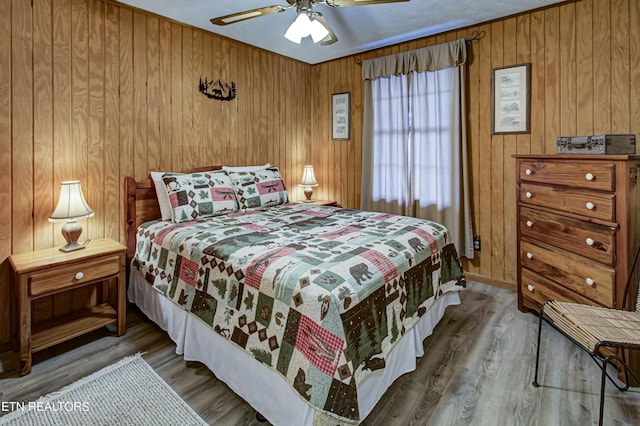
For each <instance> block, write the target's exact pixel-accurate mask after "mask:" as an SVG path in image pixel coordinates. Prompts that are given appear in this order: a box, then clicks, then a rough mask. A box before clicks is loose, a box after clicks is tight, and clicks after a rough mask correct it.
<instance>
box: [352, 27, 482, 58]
mask: <svg viewBox="0 0 640 426" xmlns="http://www.w3.org/2000/svg"><path fill="white" fill-rule="evenodd" d="M485 34H486V33H485V32H484V31H478V30H476V31H474V32H472V33H471V37H467V38H465V39H464V41H465V42H467V43H471V42H473V41H475V40H480V39H481V38H484V36H485ZM354 62H355V63H356V64H358V65H362V59H360V58H357V57H356V58H354Z"/></svg>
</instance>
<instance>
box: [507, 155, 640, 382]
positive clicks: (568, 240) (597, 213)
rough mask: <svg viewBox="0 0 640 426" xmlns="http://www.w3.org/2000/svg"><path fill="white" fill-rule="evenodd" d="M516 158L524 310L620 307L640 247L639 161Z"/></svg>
mask: <svg viewBox="0 0 640 426" xmlns="http://www.w3.org/2000/svg"><path fill="white" fill-rule="evenodd" d="M514 157H515V158H516V179H517V205H518V206H517V210H518V211H517V217H518V222H519V223H518V237H517V238H518V253H519V256H518V309H520V310H521V311H525V312H526V311H529V310H535V311H537V312H539V310H540V307H541V306H542V304H543V303H544V301H545V300H548V299H555V300H566V301H575V302H579V303H585V304H592V305H600V306H605V307H615V308H621V307H622V306H621V305H622V299H623V296H624V289H625V283H626V279H627V275H628V272H629V267H630V262H631V261H632V256H633V254H634V250H635V246H636V244H637V241H638V240H640V217H639V214H640V210H639V209H638V204H639V203H640V185H638V169H639V167H640V156H638V155H516V156H514ZM635 365H636V366H640V363H636V364H635ZM636 371H640V370H638V369H637V368H636Z"/></svg>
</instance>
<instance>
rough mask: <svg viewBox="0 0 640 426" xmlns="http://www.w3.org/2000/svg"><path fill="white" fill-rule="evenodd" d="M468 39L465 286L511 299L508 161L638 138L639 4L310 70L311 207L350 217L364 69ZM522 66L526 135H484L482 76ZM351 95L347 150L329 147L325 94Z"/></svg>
mask: <svg viewBox="0 0 640 426" xmlns="http://www.w3.org/2000/svg"><path fill="white" fill-rule="evenodd" d="M475 31H479V32H481V33H482V34H483V38H482V39H481V40H479V41H475V42H473V43H472V45H471V58H470V64H469V86H468V89H469V93H468V103H469V108H468V109H469V111H468V120H469V152H470V156H471V168H472V169H471V175H472V181H473V182H472V185H473V195H472V198H473V201H472V202H473V213H474V220H475V224H474V225H475V226H474V230H475V234H477V235H479V236H480V237H481V240H482V250H481V251H480V252H476V255H477V256H476V259H474V260H473V261H467V260H465V262H464V267H465V270H466V271H468V272H469V276H471V277H473V278H476V279H481V280H482V281H484V282H487V283H491V284H495V285H500V286H504V287H507V288H512V289H515V282H516V216H515V215H516V206H515V202H516V201H515V195H516V189H515V162H514V160H513V159H512V158H511V156H512V154H515V153H519V154H527V153H532V154H538V153H555V149H556V148H555V140H556V137H557V136H558V135H589V134H600V133H636V134H640V96H639V95H640V2H638V1H635V0H581V1H576V2H565V3H563V4H561V5H560V6H555V7H550V8H546V9H541V10H536V11H533V12H531V13H525V14H521V15H518V16H515V17H509V18H507V19H501V20H496V21H493V22H490V23H486V24H483V25H479V26H476V27H473V28H467V29H464V30H461V31H453V32H448V33H445V34H441V35H438V36H433V37H426V38H422V39H419V40H416V41H411V42H407V43H403V44H400V45H396V46H392V47H388V48H384V49H379V50H375V51H370V52H366V53H363V54H360V55H356V56H355V57H348V58H343V59H340V60H336V61H331V62H327V63H323V64H319V65H316V66H314V67H313V75H312V85H313V95H314V108H315V110H316V114H315V115H314V121H313V146H312V156H313V164H314V168H315V171H316V177H317V178H318V181H319V183H320V186H319V187H318V188H316V189H315V191H314V193H316V194H319V195H318V197H319V198H327V199H335V200H338V201H339V202H340V204H342V205H343V206H345V207H351V208H358V207H359V202H360V201H359V200H360V176H361V173H362V169H361V150H362V99H363V83H362V78H361V71H360V66H359V65H358V64H357V63H356V61H355V59H356V58H357V59H359V60H364V59H369V58H375V57H379V56H385V55H390V54H393V53H397V52H401V51H407V50H411V49H417V48H422V47H426V46H431V45H434V44H438V43H442V42H445V41H451V40H455V39H458V38H461V37H470V36H471V34H472V33H473V32H475ZM525 62H530V63H531V64H532V68H531V71H532V81H531V133H530V134H527V135H517V136H516V135H504V136H503V135H500V136H498V135H496V136H492V134H491V70H492V68H495V67H501V66H507V65H513V64H519V63H525ZM339 92H351V100H352V106H351V114H352V128H351V132H352V133H351V140H350V141H348V142H346V141H332V140H331V121H330V119H329V116H330V111H331V94H332V93H339Z"/></svg>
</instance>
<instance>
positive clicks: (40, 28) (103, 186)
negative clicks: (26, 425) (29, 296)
mask: <svg viewBox="0 0 640 426" xmlns="http://www.w3.org/2000/svg"><path fill="white" fill-rule="evenodd" d="M31 3H32V2H31V0H2V1H0V170H2V172H1V173H2V176H3V181H4V182H5V183H4V184H3V185H2V186H0V216H2V218H3V220H2V221H0V344H1V343H2V342H6V341H7V339H8V337H9V321H8V318H9V306H10V304H9V267H8V261H7V257H8V256H9V255H10V254H11V253H20V252H25V251H29V250H33V249H39V248H45V247H52V246H56V245H63V244H64V241H63V238H62V235H61V233H60V228H61V225H53V224H50V223H49V222H48V221H47V217H48V215H49V214H50V213H51V212H52V211H53V208H54V205H55V203H56V202H57V197H58V194H59V182H60V181H62V180H68V179H79V180H80V181H81V182H82V187H83V190H84V194H85V197H86V198H87V202H88V203H89V205H90V206H91V207H92V208H93V210H94V211H95V216H94V217H93V218H91V219H88V220H86V221H83V222H82V226H83V228H84V232H83V235H82V236H81V239H84V238H99V237H103V236H107V237H112V238H114V239H116V240H120V241H124V238H123V232H124V225H123V216H124V213H123V198H122V196H123V190H122V186H123V178H124V176H127V175H133V176H135V177H136V178H138V179H142V178H145V177H147V176H148V174H149V172H150V171H151V170H183V169H185V168H191V167H196V166H203V165H211V164H230V165H247V164H258V163H265V162H271V163H272V164H276V165H278V166H279V167H280V168H281V171H282V173H283V175H284V177H285V181H286V185H287V187H288V188H289V191H290V194H291V198H293V199H299V198H304V195H303V193H302V191H300V189H299V187H298V186H297V181H298V180H299V179H300V176H301V174H302V170H303V166H304V164H306V163H308V162H309V161H310V158H309V155H308V154H309V148H308V147H309V146H310V138H311V121H310V116H311V115H310V111H311V109H310V108H311V99H312V94H311V85H310V81H311V66H310V65H308V64H304V63H301V62H298V61H294V60H291V59H288V58H284V57H281V56H278V55H275V54H272V53H269V52H266V51H263V50H259V49H256V48H253V47H251V46H247V45H245V44H242V43H238V42H235V41H231V40H229V39H226V38H223V37H219V36H216V35H213V34H212V33H208V32H206V31H202V30H199V29H194V28H191V27H188V26H184V25H180V24H178V23H175V22H171V21H169V20H166V19H163V18H159V17H157V16H154V15H150V14H146V13H142V12H139V11H133V10H131V9H129V8H126V7H121V6H118V5H114V4H111V3H107V2H102V1H100V0H34V1H33V7H32V5H31ZM201 77H202V78H205V77H206V78H208V79H220V80H222V81H223V82H232V81H233V82H235V83H236V87H237V92H238V96H237V98H236V99H235V100H233V101H231V102H224V101H216V100H212V99H208V98H207V97H205V96H204V95H202V94H200V93H199V92H198V90H197V88H198V81H199V79H200V78H201ZM85 296H86V295H85ZM67 299H68V296H64V297H62V296H61V297H58V298H56V299H52V300H47V301H43V302H42V303H39V304H37V306H35V311H36V312H37V313H36V315H37V316H40V317H43V318H46V317H47V316H50V315H51V314H60V313H63V312H64V311H66V310H68V309H71V308H72V307H73V306H76V305H77V304H78V303H83V302H82V299H80V301H79V302H78V301H74V300H67ZM0 346H1V345H0Z"/></svg>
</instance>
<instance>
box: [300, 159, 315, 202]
mask: <svg viewBox="0 0 640 426" xmlns="http://www.w3.org/2000/svg"><path fill="white" fill-rule="evenodd" d="M298 185H300V186H302V187H304V196H305V197H307V199H306V200H303V202H305V203H313V200H312V199H311V196H312V195H313V187H314V186H318V181H317V180H316V177H315V175H314V174H313V166H310V165H306V166H304V172H303V173H302V179H300V183H299V184H298Z"/></svg>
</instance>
